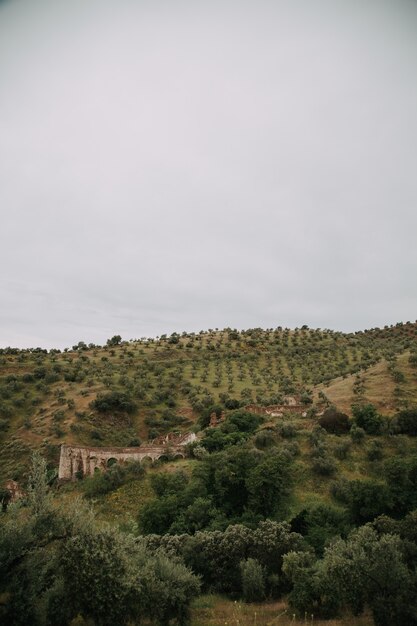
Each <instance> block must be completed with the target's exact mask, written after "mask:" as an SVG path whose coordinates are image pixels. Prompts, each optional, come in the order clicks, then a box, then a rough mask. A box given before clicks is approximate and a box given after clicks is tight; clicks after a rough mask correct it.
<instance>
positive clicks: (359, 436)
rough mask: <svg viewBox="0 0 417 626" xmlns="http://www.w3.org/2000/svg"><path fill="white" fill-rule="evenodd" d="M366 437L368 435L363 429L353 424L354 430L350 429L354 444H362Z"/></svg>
mask: <svg viewBox="0 0 417 626" xmlns="http://www.w3.org/2000/svg"><path fill="white" fill-rule="evenodd" d="M365 435H366V433H365V431H364V429H363V428H361V427H360V426H356V424H353V426H352V428H351V429H350V437H351V439H352V441H353V443H362V441H363V440H364V438H365Z"/></svg>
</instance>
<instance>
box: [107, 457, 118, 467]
mask: <svg viewBox="0 0 417 626" xmlns="http://www.w3.org/2000/svg"><path fill="white" fill-rule="evenodd" d="M113 465H117V459H115V458H114V456H111V457H110V458H109V459H107V462H106V467H107V469H108V468H110V467H113Z"/></svg>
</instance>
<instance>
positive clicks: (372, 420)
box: [352, 404, 383, 435]
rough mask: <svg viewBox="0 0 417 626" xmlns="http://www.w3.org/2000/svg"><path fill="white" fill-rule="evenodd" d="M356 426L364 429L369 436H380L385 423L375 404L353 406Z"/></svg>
mask: <svg viewBox="0 0 417 626" xmlns="http://www.w3.org/2000/svg"><path fill="white" fill-rule="evenodd" d="M352 413H353V417H354V420H355V424H356V425H357V426H359V427H360V428H363V429H364V430H365V432H367V433H368V434H369V435H379V434H380V433H381V431H382V426H383V421H382V418H381V416H380V415H379V414H378V412H377V410H376V408H375V407H374V405H373V404H364V405H358V404H355V405H353V406H352Z"/></svg>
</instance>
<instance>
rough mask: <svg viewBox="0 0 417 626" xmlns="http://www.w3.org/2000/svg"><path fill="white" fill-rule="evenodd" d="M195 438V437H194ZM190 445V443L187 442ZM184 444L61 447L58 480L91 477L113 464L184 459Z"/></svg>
mask: <svg viewBox="0 0 417 626" xmlns="http://www.w3.org/2000/svg"><path fill="white" fill-rule="evenodd" d="M194 437H195V435H194ZM187 443H188V441H187ZM184 445H185V444H184V443H183V444H182V445H181V444H180V445H176V446H174V445H171V446H169V447H167V446H139V447H137V448H113V447H111V448H87V447H82V446H66V445H62V446H61V456H60V459H59V470H58V478H59V479H61V480H74V479H75V478H76V477H77V474H78V475H83V476H89V475H90V474H94V472H95V471H96V470H101V471H106V469H107V468H108V467H109V466H110V464H111V463H109V462H110V461H111V462H113V463H114V462H116V463H128V462H129V461H139V462H140V461H143V460H144V459H148V460H150V461H152V462H154V461H156V460H157V459H159V458H160V457H161V456H165V455H167V454H174V455H175V456H181V457H184V456H185V454H184Z"/></svg>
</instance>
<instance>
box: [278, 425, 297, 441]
mask: <svg viewBox="0 0 417 626" xmlns="http://www.w3.org/2000/svg"><path fill="white" fill-rule="evenodd" d="M277 430H278V432H279V434H280V435H281V437H284V439H292V437H295V436H296V434H297V429H296V428H295V426H294V424H291V422H282V424H280V425H279V426H278V429H277Z"/></svg>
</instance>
